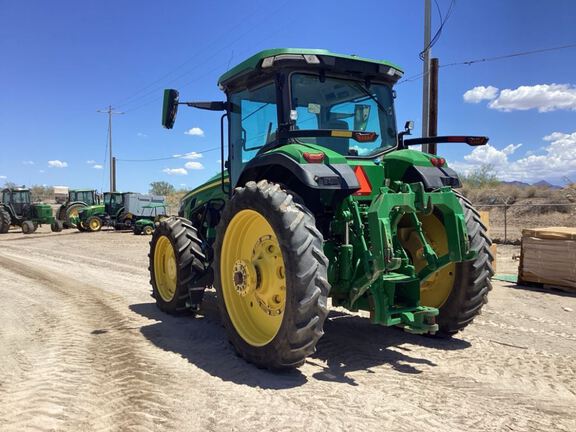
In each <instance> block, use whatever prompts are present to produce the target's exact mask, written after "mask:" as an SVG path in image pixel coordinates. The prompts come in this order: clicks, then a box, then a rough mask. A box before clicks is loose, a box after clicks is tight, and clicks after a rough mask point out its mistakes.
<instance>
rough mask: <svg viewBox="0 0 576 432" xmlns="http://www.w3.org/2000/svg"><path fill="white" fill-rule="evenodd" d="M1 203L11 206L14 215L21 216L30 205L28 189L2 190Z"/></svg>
mask: <svg viewBox="0 0 576 432" xmlns="http://www.w3.org/2000/svg"><path fill="white" fill-rule="evenodd" d="M2 202H3V203H4V204H6V205H10V206H12V208H13V209H14V213H15V214H16V215H18V216H22V215H23V214H24V213H25V212H26V211H27V210H28V209H29V208H30V204H31V203H32V200H31V194H30V189H25V188H14V189H4V190H3V191H2Z"/></svg>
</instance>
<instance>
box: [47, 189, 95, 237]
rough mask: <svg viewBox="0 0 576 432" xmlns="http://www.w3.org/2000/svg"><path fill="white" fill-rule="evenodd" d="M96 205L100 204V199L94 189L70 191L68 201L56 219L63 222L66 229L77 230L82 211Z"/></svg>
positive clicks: (62, 206)
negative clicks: (79, 215)
mask: <svg viewBox="0 0 576 432" xmlns="http://www.w3.org/2000/svg"><path fill="white" fill-rule="evenodd" d="M95 204H100V197H99V196H98V193H97V192H96V191H95V190H94V189H71V190H70V191H68V200H67V201H66V202H65V203H64V204H62V205H61V206H60V208H59V209H58V212H57V213H56V215H57V216H56V218H57V219H58V220H60V221H62V222H63V224H64V228H76V227H77V225H78V220H79V218H78V214H79V212H80V210H81V209H82V208H84V207H88V206H93V205H95Z"/></svg>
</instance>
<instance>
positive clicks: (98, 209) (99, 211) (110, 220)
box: [76, 192, 124, 232]
mask: <svg viewBox="0 0 576 432" xmlns="http://www.w3.org/2000/svg"><path fill="white" fill-rule="evenodd" d="M123 195H124V194H123V193H122V192H104V202H103V203H99V204H95V205H90V206H87V207H83V208H82V207H81V208H79V210H78V221H77V223H76V228H77V229H78V230H79V231H82V232H85V231H88V232H97V231H100V230H101V229H102V227H103V226H114V222H115V221H116V220H117V219H118V217H119V216H120V214H121V213H122V211H123V210H124V202H123Z"/></svg>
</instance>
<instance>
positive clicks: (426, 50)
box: [422, 0, 432, 152]
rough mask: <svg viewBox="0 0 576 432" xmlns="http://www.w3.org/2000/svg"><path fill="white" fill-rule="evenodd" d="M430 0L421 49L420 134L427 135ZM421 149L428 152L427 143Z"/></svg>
mask: <svg viewBox="0 0 576 432" xmlns="http://www.w3.org/2000/svg"><path fill="white" fill-rule="evenodd" d="M431 12H432V10H431V4H430V0H424V49H423V60H424V66H423V71H422V72H423V75H422V82H423V91H422V136H423V137H428V136H430V135H429V132H430V130H429V123H428V119H429V115H430V40H431V36H430V34H431V26H432V14H431ZM422 150H423V151H425V152H428V145H427V144H425V145H423V146H422Z"/></svg>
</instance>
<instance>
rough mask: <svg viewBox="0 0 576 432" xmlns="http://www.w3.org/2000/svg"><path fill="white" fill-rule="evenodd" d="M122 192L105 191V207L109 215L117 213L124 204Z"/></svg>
mask: <svg viewBox="0 0 576 432" xmlns="http://www.w3.org/2000/svg"><path fill="white" fill-rule="evenodd" d="M123 195H124V194H123V193H122V192H104V209H105V213H106V214H108V215H116V214H117V213H118V210H120V209H121V208H122V207H123V206H124V202H123Z"/></svg>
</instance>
